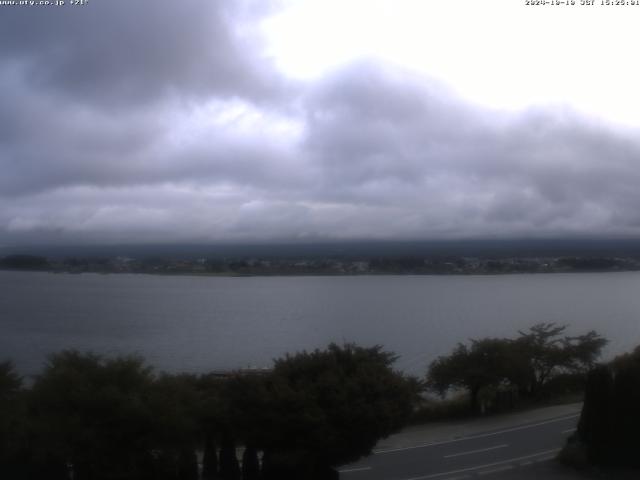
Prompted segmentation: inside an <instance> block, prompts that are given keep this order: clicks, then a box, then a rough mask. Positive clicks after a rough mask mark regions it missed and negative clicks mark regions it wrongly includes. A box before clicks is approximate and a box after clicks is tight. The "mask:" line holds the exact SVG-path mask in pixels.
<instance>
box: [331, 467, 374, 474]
mask: <svg viewBox="0 0 640 480" xmlns="http://www.w3.org/2000/svg"><path fill="white" fill-rule="evenodd" d="M366 470H371V467H357V468H345V469H344V470H338V472H340V473H351V472H364V471H366Z"/></svg>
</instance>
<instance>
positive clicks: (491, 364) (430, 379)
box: [426, 323, 607, 413]
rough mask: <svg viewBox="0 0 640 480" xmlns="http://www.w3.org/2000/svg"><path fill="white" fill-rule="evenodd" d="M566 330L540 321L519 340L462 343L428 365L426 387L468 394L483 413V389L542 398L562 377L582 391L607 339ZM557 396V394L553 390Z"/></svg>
mask: <svg viewBox="0 0 640 480" xmlns="http://www.w3.org/2000/svg"><path fill="white" fill-rule="evenodd" d="M565 330H566V326H561V325H556V324H555V323H539V324H537V325H534V326H533V327H531V328H530V329H529V330H528V331H526V332H519V336H518V337H517V338H513V339H511V338H483V339H478V340H471V342H470V344H469V345H466V344H463V343H459V344H458V345H457V347H456V348H455V349H454V350H453V351H452V352H451V353H450V354H449V355H444V356H441V357H438V358H437V359H436V360H434V361H433V362H432V363H431V365H430V366H429V369H428V373H427V376H426V385H427V387H428V388H429V389H430V390H432V391H435V392H437V393H439V394H441V395H444V394H446V393H447V392H449V391H450V390H451V389H456V388H457V389H464V390H466V391H467V392H468V394H469V400H470V405H469V406H470V410H471V411H472V412H474V413H477V412H479V411H480V410H481V403H480V401H479V400H480V397H481V394H482V392H483V391H486V390H493V391H494V392H496V391H509V392H512V393H516V394H517V395H518V396H519V397H525V398H533V399H535V398H540V397H541V396H543V395H545V394H547V393H550V390H551V389H550V386H551V385H552V384H553V383H554V382H556V383H557V382H558V380H560V379H563V380H564V381H565V384H566V383H567V381H569V382H572V383H574V384H575V383H576V382H577V383H578V388H579V389H580V390H581V388H580V387H582V385H581V384H582V383H583V382H584V381H585V379H586V374H587V372H588V371H589V370H590V369H591V368H592V367H593V366H594V365H595V362H596V360H597V359H598V357H599V356H600V353H601V351H602V348H603V347H604V346H605V345H606V343H607V340H605V339H604V338H602V337H601V336H600V335H599V334H597V333H596V332H595V331H590V332H588V333H586V334H584V335H579V336H575V337H571V336H566V335H564V332H565ZM554 393H555V392H554Z"/></svg>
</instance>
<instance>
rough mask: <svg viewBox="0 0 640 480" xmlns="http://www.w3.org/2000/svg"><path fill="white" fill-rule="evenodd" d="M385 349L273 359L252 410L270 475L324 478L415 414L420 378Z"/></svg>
mask: <svg viewBox="0 0 640 480" xmlns="http://www.w3.org/2000/svg"><path fill="white" fill-rule="evenodd" d="M395 358H396V357H395V355H394V354H392V353H390V352H385V351H383V350H382V347H380V346H376V347H372V348H362V347H358V346H356V345H353V344H346V345H343V346H339V345H336V344H331V345H329V347H328V348H327V349H326V350H315V351H313V352H302V353H298V354H295V355H287V356H286V357H284V358H281V359H279V360H276V362H275V366H274V369H273V373H272V374H271V375H270V376H268V377H266V378H264V379H263V383H262V387H261V388H264V389H265V390H266V395H265V396H264V397H263V398H266V399H267V402H266V405H265V404H262V405H261V403H262V402H263V401H258V403H257V405H258V406H260V410H259V409H258V408H254V410H253V411H254V412H257V415H256V424H257V425H258V426H259V429H261V431H263V432H268V435H265V436H262V437H261V438H260V436H256V438H255V440H256V443H255V445H257V446H259V447H260V448H261V449H263V450H264V452H265V454H264V458H263V475H264V478H265V479H269V478H279V479H284V478H307V479H309V480H312V479H315V478H323V479H324V478H329V477H333V476H335V472H334V471H333V470H332V469H331V467H336V466H338V465H341V464H344V463H347V462H351V461H355V460H356V459H358V458H360V457H361V456H363V455H367V454H369V453H370V452H371V450H372V448H373V447H374V445H375V444H376V442H377V441H378V440H379V439H380V438H383V437H386V436H388V435H389V434H391V433H393V432H395V431H397V430H399V429H400V428H401V427H402V426H403V425H404V423H405V421H406V420H407V419H408V417H409V415H410V414H411V412H412V409H413V405H414V401H415V399H416V397H417V391H418V388H417V382H415V381H411V380H410V379H408V378H406V377H404V376H403V375H401V374H399V373H397V372H395V371H394V370H393V369H392V364H393V362H394V361H395Z"/></svg>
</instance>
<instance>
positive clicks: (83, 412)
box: [31, 351, 157, 480]
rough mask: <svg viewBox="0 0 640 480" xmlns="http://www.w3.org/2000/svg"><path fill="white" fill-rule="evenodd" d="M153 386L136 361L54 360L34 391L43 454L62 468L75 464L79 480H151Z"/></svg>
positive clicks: (68, 355)
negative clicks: (149, 400) (150, 395)
mask: <svg viewBox="0 0 640 480" xmlns="http://www.w3.org/2000/svg"><path fill="white" fill-rule="evenodd" d="M152 381H153V376H152V374H151V369H150V368H149V367H147V366H145V365H144V363H143V361H142V360H141V359H139V358H136V357H123V358H116V359H110V360H107V359H103V358H101V357H99V356H96V355H93V354H83V353H79V352H76V351H64V352H62V353H59V354H56V355H53V356H51V357H50V359H49V361H48V363H47V365H46V367H45V370H44V372H43V374H42V375H40V376H39V377H38V378H37V379H36V381H35V384H34V385H33V388H32V392H31V410H32V415H31V416H32V421H33V422H34V436H35V450H36V452H37V455H38V456H39V457H41V458H42V459H47V463H48V464H49V465H57V466H58V467H56V468H61V467H60V466H61V465H67V464H69V465H71V466H72V468H73V472H74V478H75V479H76V480H84V479H92V480H100V479H107V478H109V479H112V478H119V479H131V480H133V479H144V478H148V476H149V472H148V471H147V470H146V469H147V468H148V465H149V452H150V449H151V448H152V445H153V444H152V438H151V435H152V432H153V428H154V424H155V423H156V420H157V419H154V418H153V417H152V416H151V415H150V413H149V409H148V405H147V403H146V399H147V396H148V393H149V387H150V386H151V383H152Z"/></svg>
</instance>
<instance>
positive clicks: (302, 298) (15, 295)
mask: <svg viewBox="0 0 640 480" xmlns="http://www.w3.org/2000/svg"><path fill="white" fill-rule="evenodd" d="M639 320H640V273H638V272H633V273H600V274H538V275H502V276H359V277H245V278H231V277H228V278H227V277H225V278H222V277H188V276H150V275H97V274H83V275H66V274H59V275H55V274H50V273H26V272H25V273H23V272H6V271H0V359H3V358H11V359H13V360H14V362H15V363H16V365H17V366H18V368H19V370H20V371H21V372H22V373H24V374H31V373H35V372H37V371H39V370H40V368H41V366H42V364H43V362H44V360H45V358H46V355H47V354H49V353H51V352H56V351H59V350H61V349H64V348H76V349H80V350H92V351H95V352H100V353H110V354H111V353H139V354H142V355H144V356H145V357H146V358H147V360H148V361H149V362H150V363H152V364H153V365H155V366H156V367H158V368H159V369H162V370H168V371H195V372H199V371H206V370H211V369H229V368H240V367H247V366H257V367H262V366H269V365H270V364H271V360H272V359H273V358H276V357H278V356H281V355H283V354H284V353H286V352H294V351H297V350H302V349H313V348H316V347H323V346H325V345H326V344H327V343H328V342H331V341H335V342H343V341H354V342H357V343H358V344H361V345H374V344H383V345H384V346H385V347H386V348H387V349H389V350H392V351H395V352H396V353H398V354H399V355H400V356H401V358H400V359H399V360H398V362H397V367H398V368H401V369H403V370H405V371H408V372H410V373H422V372H424V370H425V368H426V366H427V365H428V363H429V362H430V361H431V360H433V359H434V358H435V357H436V356H437V355H440V354H444V353H447V352H449V351H450V350H451V349H452V348H453V347H454V346H455V344H456V343H457V342H459V341H465V340H467V339H469V338H474V337H481V336H513V335H516V334H517V331H518V329H524V328H527V327H528V326H530V325H532V324H534V323H536V322H542V321H545V322H547V321H554V322H560V323H566V324H569V325H570V333H582V332H585V331H587V330H590V329H595V330H597V331H598V332H600V333H601V334H602V335H604V336H605V337H607V338H608V339H610V340H611V343H610V344H609V346H608V347H607V351H606V355H607V356H608V357H610V356H611V355H614V354H617V353H619V352H622V351H625V350H629V349H631V348H633V347H634V346H636V345H638V344H640V321H639Z"/></svg>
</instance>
